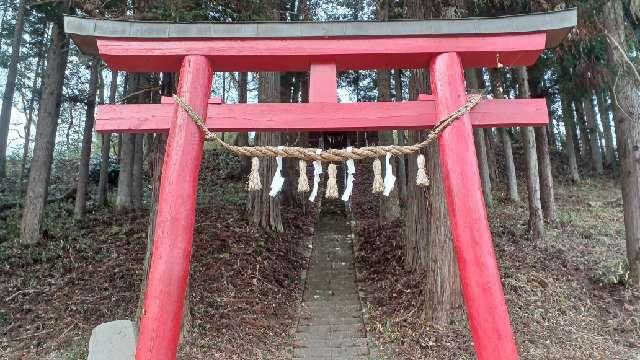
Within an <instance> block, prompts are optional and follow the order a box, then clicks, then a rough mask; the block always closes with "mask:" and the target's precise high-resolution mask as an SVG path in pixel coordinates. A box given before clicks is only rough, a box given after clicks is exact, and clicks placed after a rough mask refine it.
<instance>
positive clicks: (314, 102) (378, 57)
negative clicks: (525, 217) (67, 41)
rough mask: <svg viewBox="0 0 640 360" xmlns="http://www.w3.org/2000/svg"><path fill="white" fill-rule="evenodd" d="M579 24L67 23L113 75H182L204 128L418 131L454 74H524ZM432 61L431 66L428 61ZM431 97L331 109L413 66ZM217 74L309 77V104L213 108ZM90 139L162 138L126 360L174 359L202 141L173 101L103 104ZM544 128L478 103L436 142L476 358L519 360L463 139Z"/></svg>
mask: <svg viewBox="0 0 640 360" xmlns="http://www.w3.org/2000/svg"><path fill="white" fill-rule="evenodd" d="M575 24H576V11H575V9H572V10H567V11H560V12H553V13H546V14H534V15H527V16H513V17H502V18H492V19H488V18H487V19H458V20H427V21H399V22H385V23H379V22H333V23H232V24H210V23H206V24H205V23H196V24H171V23H144V22H126V21H106V20H94V19H82V18H76V17H66V18H65V29H66V31H67V32H68V33H70V34H71V35H72V37H73V39H74V42H75V43H76V44H77V45H78V46H79V47H80V49H81V50H82V51H83V52H84V53H86V54H92V55H99V56H101V57H102V58H103V59H104V61H105V62H106V63H107V64H108V65H109V66H110V67H111V68H112V69H115V70H124V71H133V72H135V71H144V72H158V71H171V72H174V71H179V72H180V77H179V83H178V96H180V97H181V98H182V99H184V100H185V101H186V102H187V103H189V104H190V105H191V106H192V107H193V109H194V110H195V111H196V112H197V113H198V114H199V115H200V116H201V117H202V118H203V119H206V125H207V127H209V128H210V129H211V130H213V131H267V130H277V131H353V130H379V129H425V128H429V127H431V126H433V125H434V124H435V122H436V121H437V120H438V119H441V118H444V117H445V116H447V115H448V114H449V113H451V112H453V111H454V110H456V109H457V108H458V107H460V106H461V105H462V104H464V103H465V102H466V100H467V94H466V88H465V80H464V74H463V66H464V67H480V66H486V67H496V66H499V65H500V64H504V65H506V66H526V65H531V64H532V63H534V62H535V61H536V59H537V58H538V56H539V55H540V53H541V52H542V51H543V50H544V49H546V48H550V47H554V46H556V45H557V44H558V43H559V42H560V41H561V40H562V39H563V38H564V36H565V35H566V34H567V33H568V31H569V30H570V28H571V27H573V26H575ZM429 64H430V65H429ZM427 65H429V71H430V79H431V88H432V90H433V95H431V96H426V95H423V96H421V97H420V99H419V100H418V101H414V102H403V103H352V104H338V103H337V100H336V98H337V85H336V84H337V83H336V73H337V71H340V70H354V69H381V68H423V67H425V66H427ZM214 70H216V71H309V72H310V82H309V86H310V90H309V103H308V104H233V105H231V104H229V105H227V104H222V103H220V102H219V101H216V100H213V99H209V94H210V92H211V83H212V77H213V73H214ZM96 119H97V122H96V129H97V130H98V131H105V132H167V131H168V132H169V137H168V141H167V149H166V155H165V159H164V168H163V173H162V179H161V187H160V198H159V203H158V214H157V219H156V227H155V240H154V246H153V257H152V260H151V267H150V272H149V278H148V285H147V289H146V294H145V303H144V313H143V316H142V321H141V324H140V333H139V338H138V344H137V350H136V359H138V360H150V359H153V360H158V359H163V360H164V359H174V358H175V356H176V351H177V346H178V341H179V337H180V328H181V321H182V311H183V306H184V299H185V292H186V287H187V282H188V277H189V262H190V257H191V247H192V240H193V230H194V222H195V210H196V192H197V186H198V173H199V169H200V162H201V158H202V148H203V135H202V133H201V132H200V131H199V129H198V128H197V127H196V125H195V124H194V123H193V121H192V120H191V118H190V117H189V116H188V115H187V114H186V113H185V112H184V111H183V110H181V109H180V108H179V107H177V106H176V105H175V104H174V103H173V101H172V100H171V99H163V103H162V104H156V105H148V104H145V105H102V106H99V107H98V113H97V117H96ZM546 123H548V114H547V107H546V103H545V100H544V99H539V100H537V99H518V100H487V101H484V102H482V103H480V104H479V105H478V106H476V107H475V108H474V109H473V110H472V111H471V112H470V113H469V114H466V115H465V116H463V117H461V118H460V119H459V120H458V121H456V122H455V123H454V124H453V125H452V126H450V127H449V128H448V129H447V130H446V131H445V132H444V133H443V134H442V136H441V137H440V139H439V147H440V162H441V165H442V174H443V181H444V189H445V192H446V198H447V204H448V209H449V217H450V219H451V228H452V233H453V241H454V248H455V253H456V256H457V262H458V267H459V270H460V278H461V284H462V290H463V295H464V300H465V304H466V309H467V315H468V319H469V325H470V328H471V334H472V336H473V341H474V346H475V349H476V353H477V357H478V359H481V360H505V359H517V358H518V353H517V349H516V345H515V341H514V338H513V332H512V329H511V324H510V321H509V315H508V312H507V307H506V304H505V300H504V294H503V289H502V283H501V281H500V274H499V272H498V267H497V262H496V257H495V253H494V249H493V244H492V239H491V233H490V231H489V224H488V222H487V216H486V209H485V204H484V199H483V195H482V191H481V187H480V177H479V174H478V164H477V160H476V153H475V147H474V142H473V131H472V127H473V126H483V127H498V126H516V125H517V126H536V125H538V126H540V125H544V124H546Z"/></svg>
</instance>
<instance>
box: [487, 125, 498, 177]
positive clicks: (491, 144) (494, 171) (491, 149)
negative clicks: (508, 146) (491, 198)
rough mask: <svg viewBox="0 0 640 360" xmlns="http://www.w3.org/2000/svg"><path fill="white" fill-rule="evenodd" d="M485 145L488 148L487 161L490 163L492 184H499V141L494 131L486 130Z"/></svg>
mask: <svg viewBox="0 0 640 360" xmlns="http://www.w3.org/2000/svg"><path fill="white" fill-rule="evenodd" d="M484 137H485V145H486V146H487V161H488V162H489V178H490V179H491V183H492V184H496V183H498V161H497V160H496V148H497V147H498V141H497V139H496V135H495V133H494V131H493V129H491V128H488V129H484Z"/></svg>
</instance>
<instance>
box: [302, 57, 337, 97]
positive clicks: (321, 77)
mask: <svg viewBox="0 0 640 360" xmlns="http://www.w3.org/2000/svg"><path fill="white" fill-rule="evenodd" d="M337 79H338V73H337V71H336V64H335V63H332V62H326V63H317V64H311V66H310V69H309V102H310V103H316V102H328V103H335V102H338V80H337Z"/></svg>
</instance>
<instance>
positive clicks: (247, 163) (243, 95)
mask: <svg viewBox="0 0 640 360" xmlns="http://www.w3.org/2000/svg"><path fill="white" fill-rule="evenodd" d="M248 83H249V74H248V73H246V72H241V73H239V74H238V103H240V104H246V103H247V91H248V90H247V87H248ZM236 144H237V145H238V146H247V145H249V133H248V132H246V131H245V132H240V133H238V136H237V137H236ZM240 161H241V162H242V169H241V171H242V175H248V174H249V169H251V159H250V158H248V157H246V156H242V157H241V159H240Z"/></svg>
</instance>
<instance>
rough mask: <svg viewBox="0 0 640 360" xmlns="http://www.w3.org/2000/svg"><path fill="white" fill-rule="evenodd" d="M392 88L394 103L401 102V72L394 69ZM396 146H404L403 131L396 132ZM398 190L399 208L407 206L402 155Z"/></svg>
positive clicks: (404, 167) (399, 166) (404, 165)
mask: <svg viewBox="0 0 640 360" xmlns="http://www.w3.org/2000/svg"><path fill="white" fill-rule="evenodd" d="M393 86H394V96H395V101H396V102H402V70H401V69H395V70H394V71H393ZM397 138H398V145H406V137H405V132H404V130H398V136H397ZM397 163H398V184H399V186H398V188H399V192H400V206H401V207H404V206H406V204H407V181H408V180H407V179H408V176H407V165H406V159H405V156H404V155H399V156H398V161H397Z"/></svg>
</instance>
